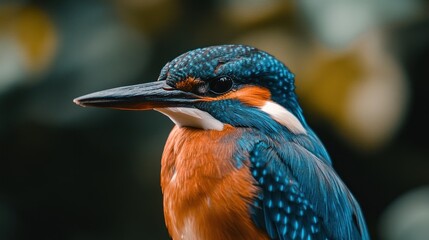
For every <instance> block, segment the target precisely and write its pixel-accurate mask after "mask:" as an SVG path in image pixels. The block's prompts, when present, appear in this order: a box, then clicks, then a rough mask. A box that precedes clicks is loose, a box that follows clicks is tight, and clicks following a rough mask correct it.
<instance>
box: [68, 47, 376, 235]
mask: <svg viewBox="0 0 429 240" xmlns="http://www.w3.org/2000/svg"><path fill="white" fill-rule="evenodd" d="M294 78H295V77H294V74H293V73H292V72H291V71H290V70H289V69H288V68H287V67H286V66H285V65H284V64H283V63H282V62H280V61H279V60H277V59H276V58H275V57H273V56H272V55H270V54H268V53H267V52H264V51H262V50H259V49H257V48H254V47H251V46H245V45H221V46H211V47H206V48H199V49H195V50H192V51H189V52H186V53H184V54H182V55H180V56H179V57H177V58H175V59H174V60H172V61H171V62H168V63H167V64H166V65H165V66H164V67H163V68H162V70H161V73H160V75H159V78H158V81H155V82H149V83H143V84H137V85H132V86H125V87H118V88H113V89H108V90H104V91H99V92H95V93H91V94H88V95H84V96H82V97H79V98H76V99H74V102H75V103H76V104H78V105H81V106H91V107H102V108H113V109H121V110H155V111H158V112H160V113H162V114H164V115H166V116H168V117H169V118H170V119H171V120H172V121H173V122H174V123H175V126H174V127H173V129H172V131H171V133H170V135H169V137H168V140H167V142H166V145H165V148H164V152H163V155H162V159H161V188H162V193H163V209H164V217H165V224H166V226H167V229H168V231H169V234H170V236H171V237H172V239H175V240H176V239H190V240H194V239H202V240H212V239H213V240H218V239H301V240H311V239H344V240H357V239H362V240H367V239H369V235H368V231H367V227H366V223H365V220H364V216H363V214H362V211H361V209H360V207H359V204H358V202H357V201H356V199H355V198H354V197H353V195H352V193H351V192H350V191H349V189H348V188H347V186H346V185H345V184H344V182H343V181H342V180H341V179H340V177H339V176H338V174H337V173H336V172H335V170H334V168H333V166H332V162H331V159H330V157H329V155H328V153H327V151H326V149H325V147H324V146H323V144H322V142H321V141H320V140H319V138H318V137H317V136H316V134H315V133H314V131H313V130H312V129H311V128H310V127H309V126H308V124H307V122H306V121H305V119H304V116H303V111H302V109H301V107H300V105H299V103H298V100H297V95H296V93H295V85H294V81H295V80H294Z"/></svg>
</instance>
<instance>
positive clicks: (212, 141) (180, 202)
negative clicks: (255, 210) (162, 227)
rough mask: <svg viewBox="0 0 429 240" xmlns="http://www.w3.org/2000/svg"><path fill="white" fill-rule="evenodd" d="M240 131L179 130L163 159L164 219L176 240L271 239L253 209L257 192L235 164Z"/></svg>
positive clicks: (250, 178) (174, 130)
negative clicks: (257, 222)
mask: <svg viewBox="0 0 429 240" xmlns="http://www.w3.org/2000/svg"><path fill="white" fill-rule="evenodd" d="M240 135H241V133H240V130H237V129H235V128H233V127H231V126H228V125H226V126H225V127H224V130H223V131H215V130H200V129H194V128H185V127H181V128H179V127H177V126H176V127H175V128H174V129H173V131H172V132H171V134H170V136H169V138H168V140H167V144H166V146H165V149H164V153H163V157H162V168H161V187H162V191H163V195H164V215H165V221H166V225H167V228H168V231H169V233H170V235H171V236H172V238H173V239H191V240H192V239H202V240H210V239H268V237H267V236H266V234H265V233H263V232H262V231H261V230H259V229H257V228H256V226H255V225H254V224H253V222H252V220H251V218H250V214H249V204H250V202H251V199H252V198H253V197H254V196H255V194H256V191H257V188H256V186H255V185H254V180H253V178H252V176H251V174H250V172H249V169H248V167H247V166H246V165H245V166H244V167H242V168H240V169H237V168H235V166H234V162H233V161H232V158H233V152H234V149H235V142H236V140H237V138H238V137H240Z"/></svg>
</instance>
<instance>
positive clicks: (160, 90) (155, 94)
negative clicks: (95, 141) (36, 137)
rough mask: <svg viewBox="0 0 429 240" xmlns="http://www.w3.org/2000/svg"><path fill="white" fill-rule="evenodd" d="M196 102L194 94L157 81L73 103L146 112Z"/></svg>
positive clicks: (110, 91) (84, 97) (107, 92)
mask: <svg viewBox="0 0 429 240" xmlns="http://www.w3.org/2000/svg"><path fill="white" fill-rule="evenodd" d="M198 100H199V97H198V96H197V95H195V94H192V93H188V92H183V91H180V90H176V89H173V88H171V87H169V86H168V85H166V83H165V81H158V82H150V83H144V84H138V85H132V86H126V87H118V88H112V89H108V90H104V91H100V92H95V93H91V94H87V95H84V96H82V97H78V98H76V99H74V100H73V102H74V103H76V104H78V105H80V106H83V107H87V106H88V107H102V108H115V109H123V110H148V109H153V108H163V107H184V106H188V107H189V106H190V105H192V103H194V102H196V101H198Z"/></svg>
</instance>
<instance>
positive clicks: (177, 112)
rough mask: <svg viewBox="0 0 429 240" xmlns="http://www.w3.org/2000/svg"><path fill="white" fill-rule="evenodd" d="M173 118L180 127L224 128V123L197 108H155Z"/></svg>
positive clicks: (220, 129)
mask: <svg viewBox="0 0 429 240" xmlns="http://www.w3.org/2000/svg"><path fill="white" fill-rule="evenodd" d="M154 110H155V111H158V112H160V113H162V114H164V115H166V116H167V117H169V118H170V119H171V121H173V122H174V123H175V124H176V125H177V126H179V127H195V128H201V129H206V130H209V129H212V130H218V131H222V130H223V125H224V124H223V123H222V122H220V121H219V120H217V119H216V118H214V117H213V116H212V115H210V114H209V113H208V112H204V111H201V110H199V109H196V108H184V107H169V108H155V109H154Z"/></svg>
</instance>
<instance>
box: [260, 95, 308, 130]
mask: <svg viewBox="0 0 429 240" xmlns="http://www.w3.org/2000/svg"><path fill="white" fill-rule="evenodd" d="M261 110H262V111H263V112H266V113H268V115H270V116H271V117H272V118H273V119H274V120H276V121H277V122H278V123H280V124H281V125H283V126H285V127H287V128H288V129H289V131H291V132H293V133H295V134H306V133H307V131H306V130H305V128H304V127H303V126H302V124H301V122H300V121H299V120H298V118H296V117H295V115H293V114H292V113H291V112H289V111H288V110H287V109H285V108H284V107H282V106H281V105H279V104H277V103H275V102H272V101H267V102H266V103H265V104H264V105H263V106H262V107H261Z"/></svg>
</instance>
